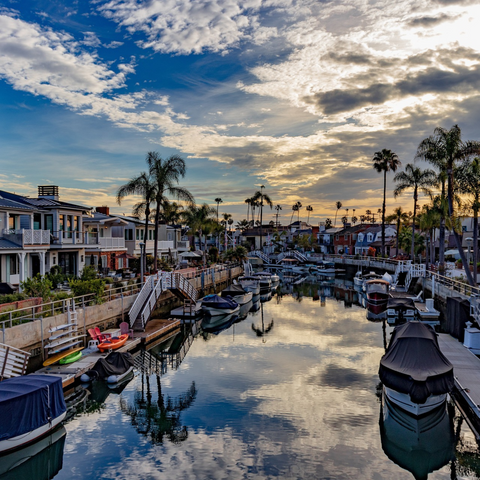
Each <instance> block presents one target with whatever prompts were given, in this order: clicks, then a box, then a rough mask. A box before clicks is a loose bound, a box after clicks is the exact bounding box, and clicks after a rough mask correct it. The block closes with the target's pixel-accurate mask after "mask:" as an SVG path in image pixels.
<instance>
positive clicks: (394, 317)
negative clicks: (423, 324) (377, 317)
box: [387, 298, 415, 323]
mask: <svg viewBox="0 0 480 480" xmlns="http://www.w3.org/2000/svg"><path fill="white" fill-rule="evenodd" d="M387 318H388V320H387V321H388V323H395V322H396V321H402V320H405V321H411V320H413V319H414V318H415V305H414V303H413V300H412V299H411V298H389V299H388V301H387Z"/></svg>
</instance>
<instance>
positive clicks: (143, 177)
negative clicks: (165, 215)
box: [116, 172, 156, 281]
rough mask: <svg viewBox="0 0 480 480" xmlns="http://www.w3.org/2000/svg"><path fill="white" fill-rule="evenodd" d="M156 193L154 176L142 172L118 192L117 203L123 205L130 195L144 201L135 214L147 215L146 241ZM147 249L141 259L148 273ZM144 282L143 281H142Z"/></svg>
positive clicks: (135, 207) (144, 235)
mask: <svg viewBox="0 0 480 480" xmlns="http://www.w3.org/2000/svg"><path fill="white" fill-rule="evenodd" d="M155 192H156V185H155V183H154V179H153V178H152V176H151V175H150V174H149V173H147V172H142V173H141V174H140V175H138V176H137V177H133V178H132V179H131V180H129V181H128V182H127V183H126V184H125V185H122V186H121V187H120V188H119V189H118V190H117V195H116V197H117V203H118V204H119V205H121V203H122V200H123V199H124V198H125V197H127V196H129V195H139V196H141V197H142V200H141V201H140V202H138V203H137V204H136V205H135V206H134V207H133V213H134V215H136V214H144V215H145V229H144V234H143V238H144V240H145V241H146V240H147V238H148V237H147V235H148V222H149V220H150V214H151V205H152V203H154V202H155ZM146 250H147V249H146V248H144V249H143V258H142V259H140V261H141V262H143V271H146V267H147V262H146V259H147V251H146ZM142 281H143V279H142Z"/></svg>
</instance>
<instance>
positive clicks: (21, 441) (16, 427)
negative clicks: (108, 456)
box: [0, 375, 67, 453]
mask: <svg viewBox="0 0 480 480" xmlns="http://www.w3.org/2000/svg"><path fill="white" fill-rule="evenodd" d="M66 411H67V406H66V405H65V400H64V398H63V388H62V379H61V378H60V377H55V376H51V375H26V376H21V377H14V378H7V379H6V380H4V381H3V382H1V383H0V418H1V419H2V420H1V422H0V453H1V452H6V451H8V450H12V449H14V448H18V447H21V446H23V445H26V444H28V443H30V442H33V441H35V440H36V439H38V438H39V437H41V436H43V435H45V434H47V433H48V432H50V431H51V430H53V429H54V428H55V427H56V426H57V425H58V424H59V423H60V422H61V421H62V420H63V419H64V418H65V415H66Z"/></svg>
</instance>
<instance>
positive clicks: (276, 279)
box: [253, 272, 280, 286]
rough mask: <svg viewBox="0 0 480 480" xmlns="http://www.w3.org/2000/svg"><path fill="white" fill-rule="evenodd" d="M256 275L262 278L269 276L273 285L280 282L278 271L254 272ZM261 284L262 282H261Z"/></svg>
mask: <svg viewBox="0 0 480 480" xmlns="http://www.w3.org/2000/svg"><path fill="white" fill-rule="evenodd" d="M253 276H254V277H260V279H262V278H269V279H270V283H271V285H275V284H278V283H279V282H280V277H279V276H278V275H277V274H276V273H270V272H257V273H254V274H253ZM260 286H261V284H260Z"/></svg>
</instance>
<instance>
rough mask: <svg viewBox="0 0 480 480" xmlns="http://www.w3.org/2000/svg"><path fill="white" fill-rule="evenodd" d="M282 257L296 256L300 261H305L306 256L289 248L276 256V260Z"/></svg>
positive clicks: (306, 259)
mask: <svg viewBox="0 0 480 480" xmlns="http://www.w3.org/2000/svg"><path fill="white" fill-rule="evenodd" d="M284 258H296V259H297V260H299V261H300V262H307V261H308V258H307V257H306V256H305V255H304V254H303V253H301V252H299V251H298V250H289V251H288V252H282V253H281V254H280V255H279V256H278V257H277V259H278V261H279V262H280V261H281V260H283V259H284Z"/></svg>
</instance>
